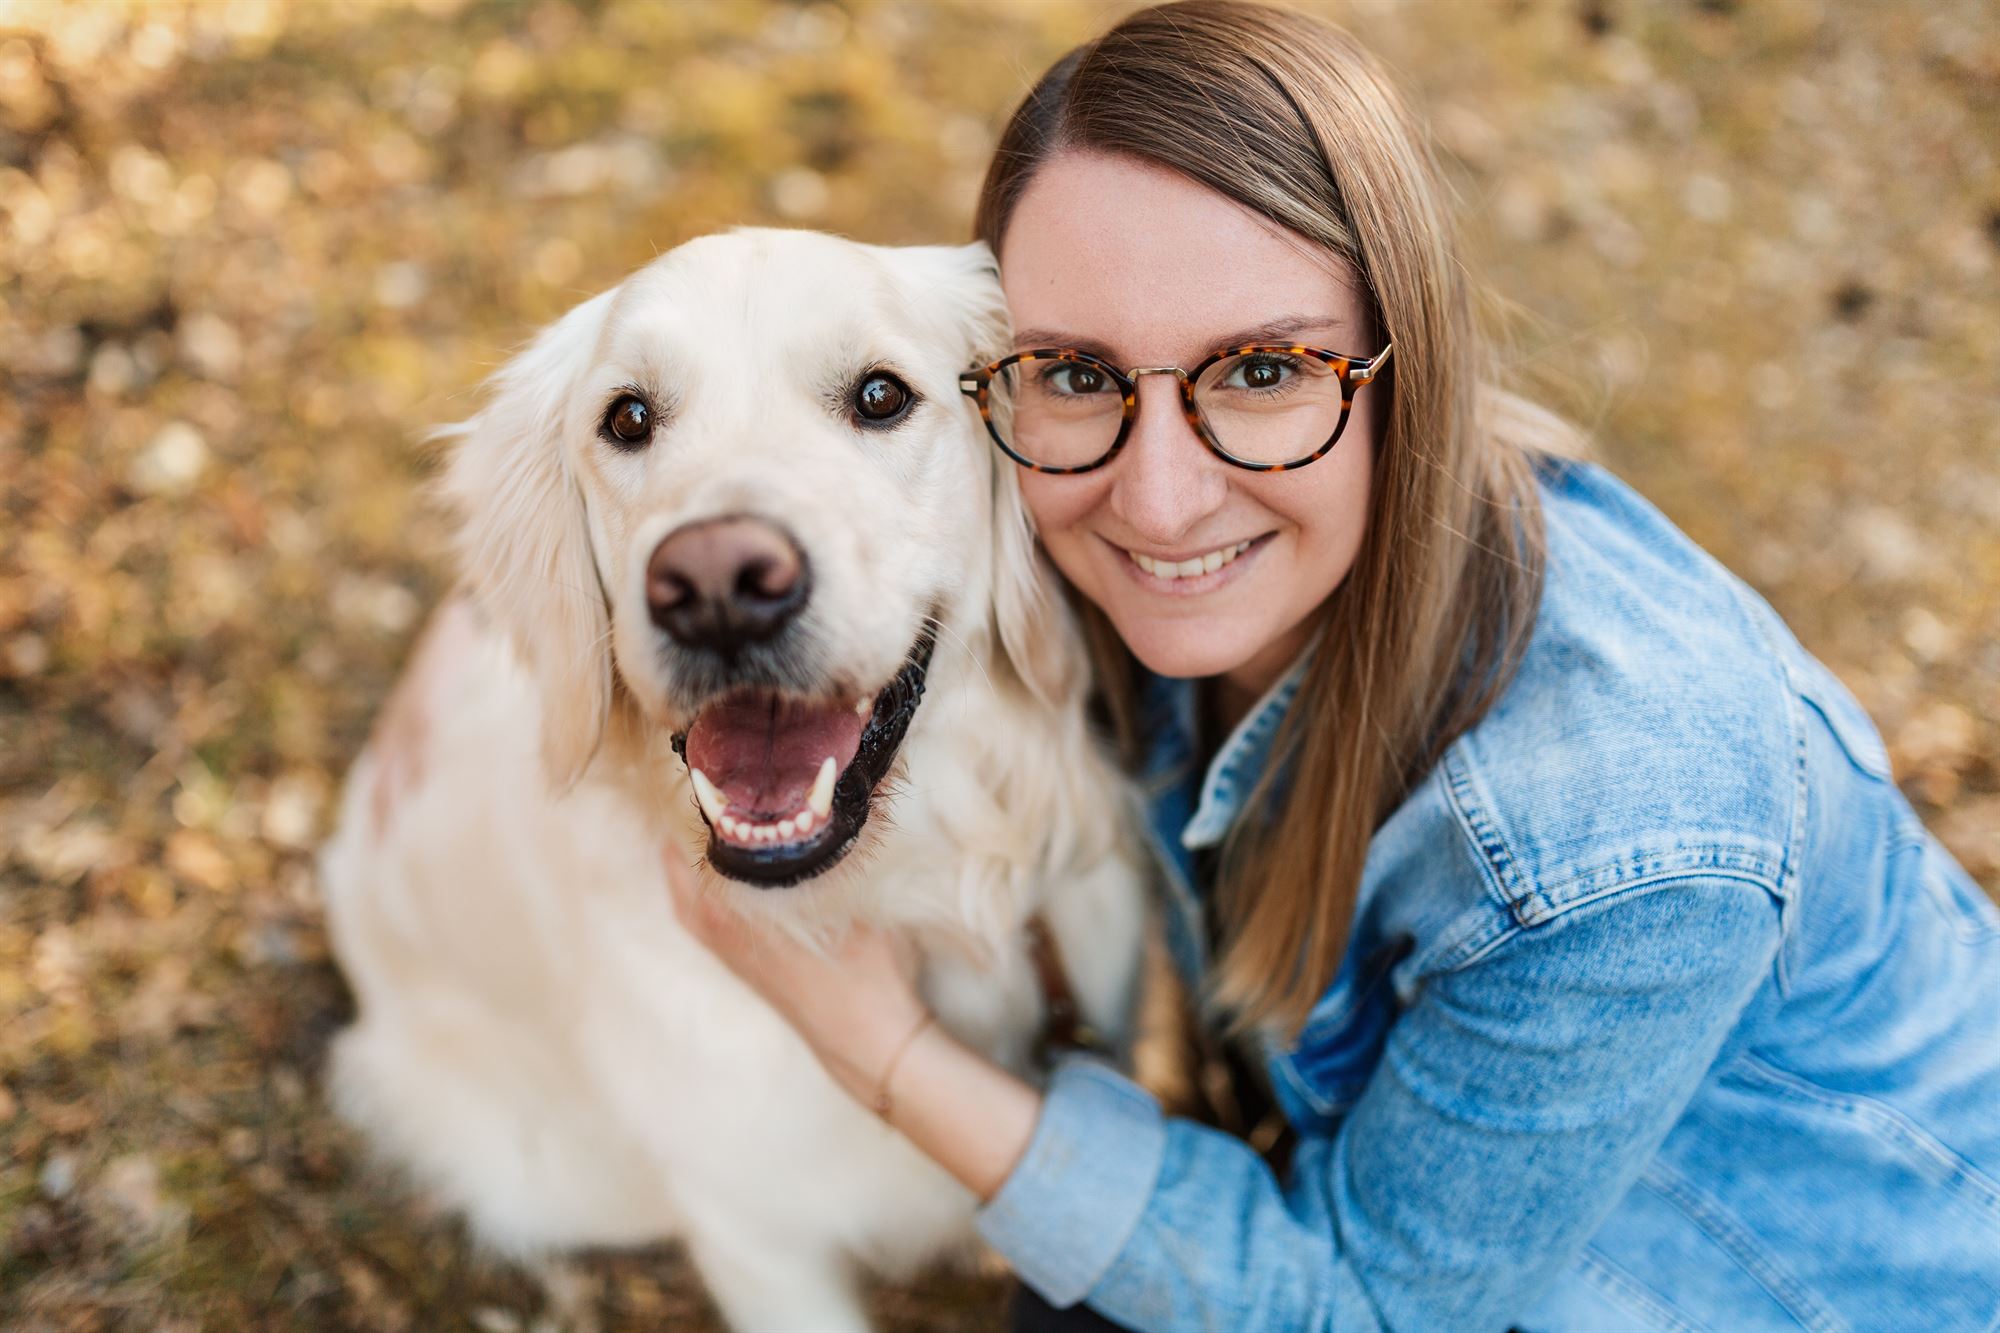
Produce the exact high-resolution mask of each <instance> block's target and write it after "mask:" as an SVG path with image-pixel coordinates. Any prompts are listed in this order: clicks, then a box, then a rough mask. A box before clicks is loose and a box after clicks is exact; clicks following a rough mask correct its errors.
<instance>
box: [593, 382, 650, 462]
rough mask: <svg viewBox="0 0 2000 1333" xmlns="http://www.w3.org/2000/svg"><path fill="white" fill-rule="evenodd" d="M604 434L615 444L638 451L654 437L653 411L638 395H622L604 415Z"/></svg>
mask: <svg viewBox="0 0 2000 1333" xmlns="http://www.w3.org/2000/svg"><path fill="white" fill-rule="evenodd" d="M604 434H605V437H606V438H607V439H609V440H610V441H611V442H612V443H613V444H616V445H619V446H621V447H624V448H627V449H636V448H638V447H639V446H640V445H642V444H644V443H645V442H646V441H647V440H649V439H651V438H652V436H653V410H652V409H651V408H649V407H647V406H646V400H645V399H643V398H641V397H639V396H638V395H637V394H632V393H625V394H620V395H618V397H617V398H616V399H614V400H613V401H612V404H611V410H610V411H608V412H606V413H605V414H604Z"/></svg>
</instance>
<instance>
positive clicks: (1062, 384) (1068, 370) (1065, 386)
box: [1048, 366, 1106, 397]
mask: <svg viewBox="0 0 2000 1333" xmlns="http://www.w3.org/2000/svg"><path fill="white" fill-rule="evenodd" d="M1048 384H1049V386H1050V387H1051V388H1053V389H1054V390H1055V391H1056V392H1058V393H1066V394H1075V395H1077V396H1078V397H1081V396H1083V395H1085V394H1092V393H1103V392H1104V389H1105V384H1106V380H1105V375H1104V372H1103V371H1101V370H1096V369H1093V368H1092V367H1090V366H1056V367H1055V368H1053V369H1052V370H1050V371H1049V377H1048Z"/></svg>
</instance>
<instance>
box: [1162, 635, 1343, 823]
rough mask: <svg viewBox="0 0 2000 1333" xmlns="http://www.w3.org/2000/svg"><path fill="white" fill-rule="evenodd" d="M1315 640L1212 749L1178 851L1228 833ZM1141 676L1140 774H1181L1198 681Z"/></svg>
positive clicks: (1193, 729)
mask: <svg viewBox="0 0 2000 1333" xmlns="http://www.w3.org/2000/svg"><path fill="white" fill-rule="evenodd" d="M1319 637H1320V636H1319V633H1318V632H1315V633H1314V635H1313V636H1312V638H1311V639H1309V640H1308V641H1307V642H1306V646H1305V647H1304V648H1303V649H1302V650H1301V651H1300V653H1299V655H1298V657H1297V658H1295V659H1294V660H1293V662H1292V664H1291V665H1290V666H1289V667H1287V668H1286V669H1285V671H1284V674H1282V675H1281V676H1279V677H1278V679H1277V681H1276V682H1274V683H1273V684H1272V686H1271V688H1270V689H1268V690H1266V691H1265V692H1264V695H1263V697H1262V698H1260V699H1259V700H1258V701H1257V702H1256V703H1255V704H1253V705H1251V707H1250V710H1249V711H1248V712H1246V713H1245V714H1244V715H1243V717H1242V720H1241V721H1239V722H1237V724H1236V727H1235V729H1234V730H1232V731H1231V732H1230V733H1229V738H1228V739H1227V740H1225V741H1224V742H1223V743H1222V745H1221V747H1220V748H1219V749H1217V750H1216V752H1215V757H1214V758H1213V759H1211V760H1210V761H1209V764H1208V772H1207V773H1206V774H1205V775H1204V776H1203V779H1202V784H1201V795H1200V798H1199V800H1198V801H1197V802H1196V804H1195V810H1194V814H1193V816H1192V817H1191V818H1190V819H1189V820H1188V822H1187V824H1186V826H1185V827H1183V828H1182V829H1181V831H1180V842H1181V846H1183V847H1185V848H1187V849H1188V850H1190V851H1193V850H1196V849H1199V848H1203V847H1213V846H1215V845H1216V844H1218V843H1220V842H1221V841H1222V838H1223V835H1224V834H1226V833H1227V832H1228V831H1229V826H1230V824H1231V823H1233V822H1234V821H1235V819H1236V816H1237V814H1238V813H1239V812H1240V811H1241V809H1242V806H1243V801H1244V799H1245V798H1246V797H1248V796H1249V794H1250V790H1251V788H1252V787H1254V786H1256V785H1257V778H1258V775H1259V774H1260V773H1262V771H1263V768H1264V763H1265V761H1266V759H1268V757H1269V756H1270V752H1271V742H1272V740H1273V739H1274V738H1275V737H1276V735H1277V732H1278V724H1279V723H1280V722H1281V721H1283V720H1284V716H1285V710H1286V709H1288V708H1289V707H1291V703H1292V699H1293V697H1294V696H1295V695H1297V694H1298V692H1299V686H1300V685H1301V684H1303V683H1304V681H1305V674H1306V666H1307V664H1308V663H1310V662H1311V661H1312V655H1313V649H1315V648H1316V647H1318V646H1319ZM1141 671H1142V672H1144V675H1143V679H1142V682H1141V690H1142V695H1143V697H1144V699H1145V704H1146V708H1145V714H1146V720H1147V728H1148V745H1147V759H1146V766H1145V767H1146V772H1147V774H1148V775H1149V776H1151V777H1155V778H1158V777H1160V776H1163V775H1166V774H1169V773H1174V772H1178V773H1180V774H1182V775H1184V774H1185V771H1186V767H1187V765H1188V764H1189V763H1190V762H1191V761H1192V760H1193V758H1194V756H1195V755H1196V753H1197V751H1198V747H1199V741H1198V737H1197V714H1196V707H1197V694H1196V686H1197V684H1198V682H1197V681H1196V680H1194V679H1175V678H1170V677H1166V676H1155V675H1153V674H1152V673H1151V672H1145V671H1144V668H1141Z"/></svg>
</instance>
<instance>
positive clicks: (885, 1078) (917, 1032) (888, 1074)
mask: <svg viewBox="0 0 2000 1333" xmlns="http://www.w3.org/2000/svg"><path fill="white" fill-rule="evenodd" d="M936 1021H937V1015H936V1014H925V1015H924V1017H923V1021H922V1022H920V1023H918V1024H917V1025H916V1026H915V1027H913V1028H911V1029H910V1035H909V1036H907V1037H905V1038H903V1044H902V1045H901V1046H898V1047H897V1048H896V1053H895V1054H894V1055H892V1056H890V1057H889V1067H888V1068H887V1069H885V1070H883V1071H882V1083H881V1086H880V1087H879V1088H878V1089H877V1090H876V1093H875V1114H876V1115H878V1116H881V1117H882V1119H883V1120H884V1121H885V1122H886V1121H887V1120H888V1119H889V1110H890V1107H891V1105H892V1103H891V1102H890V1100H889V1080H890V1079H893V1078H894V1077H896V1066H897V1065H899V1064H901V1063H903V1054H904V1052H906V1051H908V1050H909V1049H910V1047H912V1046H914V1045H915V1044H916V1041H917V1038H918V1037H920V1036H922V1035H923V1031H924V1029H925V1028H927V1027H929V1026H930V1025H931V1024H932V1023H934V1022H936Z"/></svg>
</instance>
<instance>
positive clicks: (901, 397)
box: [854, 371, 916, 424]
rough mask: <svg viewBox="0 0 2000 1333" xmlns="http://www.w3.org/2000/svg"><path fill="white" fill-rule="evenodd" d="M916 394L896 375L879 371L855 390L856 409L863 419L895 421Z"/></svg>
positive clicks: (879, 421) (906, 408) (880, 421)
mask: <svg viewBox="0 0 2000 1333" xmlns="http://www.w3.org/2000/svg"><path fill="white" fill-rule="evenodd" d="M915 399H916V395H915V394H914V393H911V392H910V386H909V385H907V384H905V383H903V382H902V381H901V380H899V379H897V378H896V377H895V376H894V375H887V374H883V373H881V372H879V371H878V372H877V373H875V374H873V375H870V376H869V377H868V378H867V379H865V380H863V381H861V384H860V386H859V387H858V388H856V389H855V391H854V410H855V412H856V413H857V414H858V415H859V416H860V417H861V419H862V420H863V421H871V422H875V423H878V424H879V423H882V422H887V421H893V420H895V419H896V418H897V417H900V416H901V415H902V414H903V413H904V412H905V411H907V410H908V409H909V406H910V404H911V403H912V402H913V401H914V400H915Z"/></svg>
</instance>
